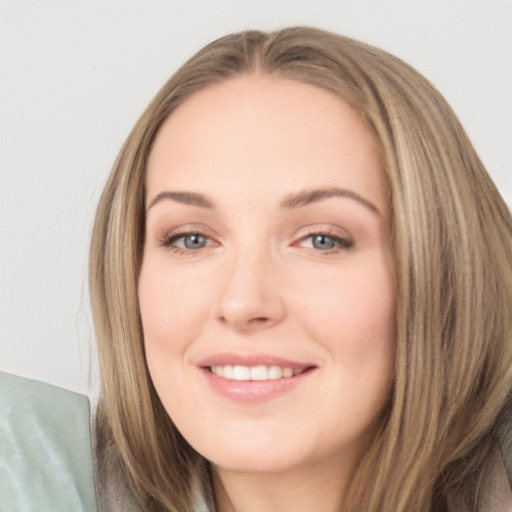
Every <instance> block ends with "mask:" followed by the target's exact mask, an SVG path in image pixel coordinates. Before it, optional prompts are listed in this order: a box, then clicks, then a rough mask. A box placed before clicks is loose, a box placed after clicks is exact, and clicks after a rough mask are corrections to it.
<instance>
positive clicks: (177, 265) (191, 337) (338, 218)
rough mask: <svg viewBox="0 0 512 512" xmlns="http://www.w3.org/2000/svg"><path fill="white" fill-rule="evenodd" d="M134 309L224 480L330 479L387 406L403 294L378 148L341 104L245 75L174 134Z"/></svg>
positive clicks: (216, 89)
mask: <svg viewBox="0 0 512 512" xmlns="http://www.w3.org/2000/svg"><path fill="white" fill-rule="evenodd" d="M146 204H147V223H146V229H147V231H146V241H145V246H144V256H143V263H142V268H141V273H140V280H139V289H138V293H139V301H140V310H141V315H142V324H143V329H144V339H145V350H146V355H147V363H148V366H149V371H150V373H151V378H152V380H153V383H154V385H155V388H156V390H157V392H158V394H159V396H160V399H161V401H162V403H163V405H164V407H165V408H166V410H167V412H168V413H169V415H170V417H171V418H172V419H173V421H174V423H175V424H176V426H177V428H178V429H179V430H180V432H181V433H182V435H183V436H184V437H185V438H186V439H187V440H188V442H189V443H190V444H191V445H192V446H193V447H194V448H195V449H196V450H197V451H198V452H199V453H201V454H202V455H203V456H205V457H206V458H207V459H209V460H210V461H212V462H213V464H214V466H215V467H217V468H218V469H222V468H223V469H225V470H231V471H244V472H247V471H248V472H252V471H257V472H260V471H264V472H265V471H269V472H276V471H286V470H290V469H294V468H301V469H305V468H306V469H307V468H309V467H316V468H323V467H324V468H325V469H327V468H328V467H330V468H331V469H332V466H333V464H334V465H343V464H347V462H350V461H351V463H352V464H353V463H354V461H356V460H357V458H358V457H359V456H360V454H361V451H362V450H364V448H365V447H366V445H367V442H368V438H369V436H371V434H372V429H373V427H374V424H375V420H376V417H377V415H378V414H379V413H380V412H381V411H382V409H383V407H384V406H385V403H386V401H387V399H388V397H389V393H390V388H391V383H392V379H393V365H394V346H395V325H394V312H395V294H394V285H393V278H392V274H393V263H392V260H391V255H390V247H389V215H390V212H389V205H388V198H387V193H386V185H385V178H384V176H383V171H382V166H381V163H380V160H379V152H378V148H377V145H376V143H375V140H374V138H373V136H372V135H371V133H370V132H369V131H368V129H367V128H366V127H365V125H364V124H363V122H362V121H361V120H360V118H359V117H358V115H357V114H356V113H355V112H354V111H353V110H352V109H351V107H350V106H348V104H346V103H345V102H344V101H342V100H341V99H339V98H338V97H336V96H334V95H333V94H331V93H329V92H326V91H324V90H322V89H320V88H317V87H314V86H311V85H306V84H303V83H299V82H295V81H287V80H278V79H271V78H268V77H267V78H265V77H257V76H250V75H247V76H243V77H238V78H235V79H230V80H228V81H226V82H223V83H220V84H216V85H213V86H210V87H208V88H206V89H204V90H202V91H200V92H198V93H196V94H195V95H193V96H192V97H190V98H189V99H187V100H186V101H185V103H184V104H182V105H181V106H180V107H179V108H178V109H177V110H176V111H175V112H174V113H173V114H172V115H171V116H170V118H169V119H168V120H167V121H166V122H165V123H164V125H163V126H162V128H161V130H160V132H159V134H158V136H157V139H156V142H155V145H154V149H153V150H152V153H151V156H150V160H149V165H148V177H147V202H146Z"/></svg>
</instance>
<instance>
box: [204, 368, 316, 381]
mask: <svg viewBox="0 0 512 512" xmlns="http://www.w3.org/2000/svg"><path fill="white" fill-rule="evenodd" d="M208 369H209V370H210V372H211V373H213V374H214V375H216V376H218V377H223V378H224V379H227V380H236V381H266V380H278V379H289V378H291V377H295V376H296V375H300V374H301V373H304V372H306V371H309V370H312V369H313V367H311V366H309V367H305V368H289V367H286V366H276V365H271V366H266V365H258V366H242V365H229V364H227V365H214V366H210V367H209V368H208Z"/></svg>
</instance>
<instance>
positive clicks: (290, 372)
mask: <svg viewBox="0 0 512 512" xmlns="http://www.w3.org/2000/svg"><path fill="white" fill-rule="evenodd" d="M283 377H293V370H292V369H291V368H283Z"/></svg>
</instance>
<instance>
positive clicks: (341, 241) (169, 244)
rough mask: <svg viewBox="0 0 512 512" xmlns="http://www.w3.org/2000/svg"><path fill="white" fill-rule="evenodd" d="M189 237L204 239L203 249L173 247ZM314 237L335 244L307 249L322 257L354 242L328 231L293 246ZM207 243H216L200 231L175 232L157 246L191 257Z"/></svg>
mask: <svg viewBox="0 0 512 512" xmlns="http://www.w3.org/2000/svg"><path fill="white" fill-rule="evenodd" d="M191 236H202V237H204V238H205V239H206V240H207V245H205V246H203V247H199V248H196V249H187V248H182V247H178V246H176V245H174V244H175V243H176V242H177V241H178V240H180V239H185V238H187V237H191ZM314 237H326V238H330V239H331V240H333V242H334V243H335V247H333V248H331V249H325V250H321V249H317V248H315V247H310V248H309V249H311V250H313V251H314V252H318V253H320V254H323V255H329V254H336V253H338V252H341V251H348V250H350V249H351V248H352V247H353V245H354V242H352V241H350V240H347V239H346V238H342V237H340V236H337V235H335V234H334V233H331V232H329V231H315V232H312V233H309V234H307V235H306V236H303V237H302V238H300V240H299V241H298V242H295V243H294V244H293V245H298V244H299V243H303V242H305V241H306V240H308V239H311V240H313V238H314ZM208 241H210V242H214V243H216V242H215V240H213V239H212V238H211V237H210V236H208V235H207V234H205V233H203V232H201V231H183V232H176V233H173V234H170V235H167V236H165V237H163V238H162V239H161V240H160V241H159V244H160V245H161V246H162V247H165V248H167V249H168V250H170V251H172V252H174V253H176V254H184V255H190V256H192V255H195V254H198V253H199V252H200V249H205V248H207V247H210V246H211V245H213V244H211V243H208ZM312 243H313V242H312Z"/></svg>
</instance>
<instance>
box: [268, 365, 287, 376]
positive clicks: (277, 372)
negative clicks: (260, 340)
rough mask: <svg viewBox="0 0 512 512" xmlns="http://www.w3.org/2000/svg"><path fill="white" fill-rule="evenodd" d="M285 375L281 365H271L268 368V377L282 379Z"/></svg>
mask: <svg viewBox="0 0 512 512" xmlns="http://www.w3.org/2000/svg"><path fill="white" fill-rule="evenodd" d="M282 376H283V370H281V367H279V366H271V367H270V368H269V369H268V378H269V379H280V378H281V377H282Z"/></svg>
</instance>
